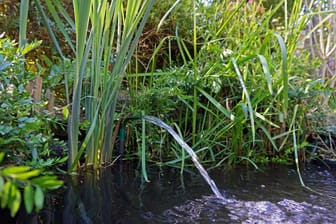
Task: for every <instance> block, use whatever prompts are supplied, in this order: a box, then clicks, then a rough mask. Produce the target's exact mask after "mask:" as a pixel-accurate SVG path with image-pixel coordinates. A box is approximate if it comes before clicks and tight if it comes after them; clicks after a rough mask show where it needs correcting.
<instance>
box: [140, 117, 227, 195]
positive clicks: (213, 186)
mask: <svg viewBox="0 0 336 224" xmlns="http://www.w3.org/2000/svg"><path fill="white" fill-rule="evenodd" d="M142 118H143V119H144V120H146V121H148V122H150V123H152V124H155V125H157V126H159V127H161V128H163V129H165V130H167V131H168V132H169V134H170V135H171V136H173V138H174V139H175V140H176V141H177V143H178V144H179V145H180V146H181V147H182V148H183V149H185V150H186V151H187V153H188V154H189V155H190V156H191V159H192V161H193V163H194V164H195V166H196V168H197V169H198V171H199V172H200V174H201V175H202V177H203V178H204V180H205V181H206V182H207V183H208V185H209V186H210V188H211V190H212V191H213V193H214V194H215V195H216V196H217V197H218V198H221V199H224V196H223V195H222V194H221V193H220V192H219V190H218V188H217V186H216V184H215V182H214V181H213V180H212V179H211V178H210V176H209V174H208V172H207V171H206V170H205V169H204V167H203V166H202V164H201V163H200V161H199V158H198V156H197V155H196V153H195V152H194V150H192V148H191V147H190V146H189V145H188V144H187V143H186V142H185V141H184V140H183V139H182V138H181V137H180V136H179V135H178V134H177V133H176V132H175V131H174V129H173V128H172V127H170V126H169V125H168V124H166V123H164V122H163V121H162V120H160V119H159V118H157V117H153V116H146V115H145V116H143V117H142Z"/></svg>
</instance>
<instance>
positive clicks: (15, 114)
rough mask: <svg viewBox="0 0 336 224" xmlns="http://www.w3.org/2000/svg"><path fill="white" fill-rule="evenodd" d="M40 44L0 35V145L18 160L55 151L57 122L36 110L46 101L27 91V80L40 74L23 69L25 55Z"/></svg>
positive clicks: (13, 159)
mask: <svg viewBox="0 0 336 224" xmlns="http://www.w3.org/2000/svg"><path fill="white" fill-rule="evenodd" d="M38 45H39V43H38V42H35V43H32V44H26V45H25V47H24V48H21V49H18V48H17V46H16V43H15V42H14V41H11V40H10V39H8V38H5V37H4V36H3V35H2V36H1V37H0V91H1V94H0V117H1V118H2V119H1V122H0V147H1V149H2V151H3V152H6V153H7V155H8V157H9V158H10V159H11V160H12V161H14V162H17V163H22V162H26V161H29V160H36V159H39V158H43V157H46V156H49V155H50V154H52V151H51V149H50V147H51V145H52V144H54V143H56V142H57V140H56V139H54V138H53V136H52V133H51V126H52V125H53V124H55V123H56V122H57V121H56V120H55V119H54V118H53V117H52V116H49V115H48V114H47V112H41V113H36V112H35V111H36V108H39V107H40V105H41V104H42V103H43V102H34V101H33V99H32V98H31V96H30V94H29V93H28V92H27V91H26V85H27V83H28V82H29V81H30V80H32V79H33V78H34V77H35V76H36V75H37V74H36V73H34V72H30V71H24V70H23V67H22V66H23V63H24V58H23V55H24V54H26V53H27V52H29V51H31V50H32V49H34V48H35V47H37V46H38Z"/></svg>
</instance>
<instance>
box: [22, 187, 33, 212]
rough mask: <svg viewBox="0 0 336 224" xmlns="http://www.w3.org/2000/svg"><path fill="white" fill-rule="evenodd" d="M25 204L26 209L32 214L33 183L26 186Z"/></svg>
mask: <svg viewBox="0 0 336 224" xmlns="http://www.w3.org/2000/svg"><path fill="white" fill-rule="evenodd" d="M24 204H25V207H26V211H27V213H28V214H30V213H31V212H32V211H33V207H34V189H33V187H32V185H31V184H28V185H26V186H25V188H24Z"/></svg>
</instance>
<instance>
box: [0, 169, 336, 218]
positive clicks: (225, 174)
mask: <svg viewBox="0 0 336 224" xmlns="http://www.w3.org/2000/svg"><path fill="white" fill-rule="evenodd" d="M121 170H122V171H121ZM148 175H149V179H150V181H151V182H150V183H145V182H144V181H142V178H141V174H140V172H139V169H135V168H134V166H125V165H124V166H123V167H122V168H118V169H116V168H108V169H105V170H100V171H99V172H98V173H93V172H86V173H85V174H83V175H82V176H77V177H71V178H66V182H67V186H68V187H67V188H66V189H65V188H64V189H63V190H61V192H59V193H60V194H55V195H48V197H47V199H46V208H45V209H44V210H43V211H42V212H40V213H39V214H35V215H30V216H26V215H24V214H23V213H21V214H19V215H18V217H17V218H16V220H15V221H16V223H67V224H75V223H130V224H132V223H335V221H336V212H335V208H336V199H335V198H336V170H335V169H327V168H325V167H319V166H313V165H309V166H306V167H305V168H302V177H303V179H304V181H305V184H306V185H307V186H309V187H311V188H312V189H314V190H316V191H318V192H320V193H323V194H324V195H319V194H316V193H313V192H311V191H309V190H306V189H304V188H302V187H301V186H300V182H299V179H298V177H297V174H296V172H295V169H294V167H287V166H276V167H266V168H262V169H260V170H254V169H252V168H247V167H244V168H235V169H223V170H217V171H213V172H210V176H211V177H212V178H213V179H214V181H215V182H216V184H217V186H218V187H219V189H220V191H221V193H222V194H223V195H224V196H225V199H224V200H221V199H218V198H216V197H215V196H214V195H213V193H212V192H211V189H210V188H209V186H208V185H207V184H206V182H205V181H204V180H203V179H202V177H201V176H200V175H199V174H198V173H197V172H196V171H193V172H184V175H183V176H180V175H179V170H178V169H174V168H162V169H160V168H157V167H150V168H149V173H148ZM1 223H2V222H1Z"/></svg>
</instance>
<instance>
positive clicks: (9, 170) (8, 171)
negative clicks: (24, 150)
mask: <svg viewBox="0 0 336 224" xmlns="http://www.w3.org/2000/svg"><path fill="white" fill-rule="evenodd" d="M29 170H30V167H29V166H10V167H6V168H4V169H3V170H2V174H3V175H6V176H7V175H15V174H19V173H23V172H27V171H29Z"/></svg>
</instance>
